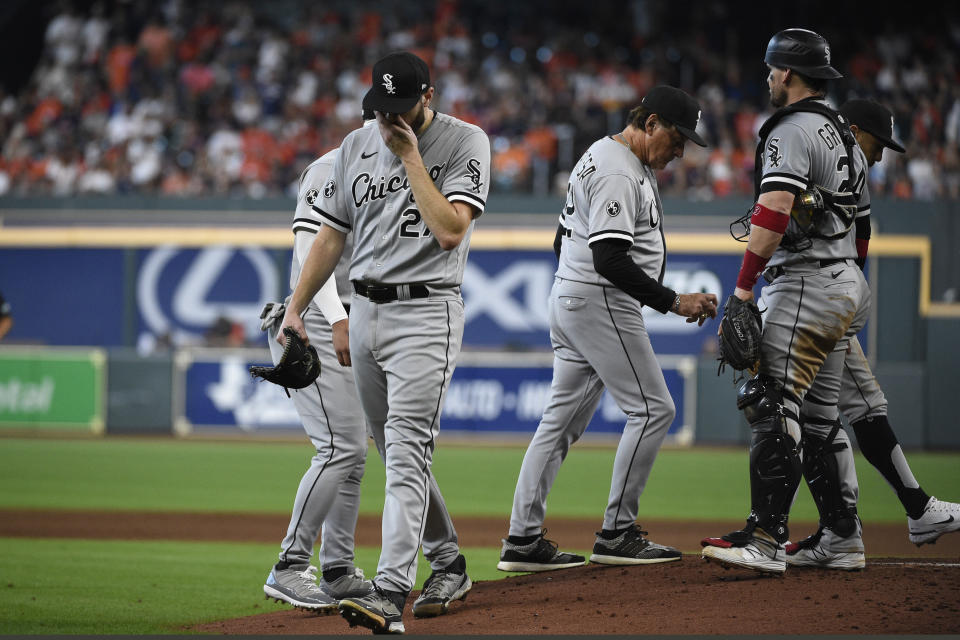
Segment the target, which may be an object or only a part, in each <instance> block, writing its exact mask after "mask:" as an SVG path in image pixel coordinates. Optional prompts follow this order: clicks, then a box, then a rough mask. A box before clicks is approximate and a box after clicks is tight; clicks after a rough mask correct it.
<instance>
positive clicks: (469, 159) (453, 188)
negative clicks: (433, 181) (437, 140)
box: [439, 132, 490, 215]
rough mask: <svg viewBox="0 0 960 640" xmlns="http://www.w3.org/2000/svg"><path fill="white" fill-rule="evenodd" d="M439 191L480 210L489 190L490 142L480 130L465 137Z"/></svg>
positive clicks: (451, 200) (451, 159)
mask: <svg viewBox="0 0 960 640" xmlns="http://www.w3.org/2000/svg"><path fill="white" fill-rule="evenodd" d="M439 187H440V192H441V193H442V194H443V195H444V196H445V197H446V198H447V200H449V201H450V202H466V203H467V204H469V205H472V206H474V207H476V209H477V215H480V214H481V213H483V209H484V207H486V204H487V194H488V193H489V191H490V144H489V143H488V142H487V137H486V136H485V135H483V134H482V133H480V132H478V133H474V134H472V135H470V136H468V137H467V138H465V139H464V140H463V142H462V144H461V145H460V146H459V147H458V148H457V149H456V150H455V151H454V153H453V156H452V157H451V158H450V164H449V165H448V166H447V172H446V175H445V176H444V178H443V183H442V184H441V185H439Z"/></svg>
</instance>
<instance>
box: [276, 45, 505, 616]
mask: <svg viewBox="0 0 960 640" xmlns="http://www.w3.org/2000/svg"><path fill="white" fill-rule="evenodd" d="M433 94H434V89H433V87H432V86H430V75H429V70H428V68H427V65H426V63H424V62H423V60H421V59H420V58H418V57H417V56H414V55H412V54H409V53H396V54H391V55H388V56H386V57H385V58H383V59H381V60H379V61H378V62H377V63H376V64H375V65H374V67H373V87H372V88H371V89H370V91H369V92H368V93H367V95H366V96H365V98H364V104H363V107H364V109H365V110H371V111H373V112H374V113H375V115H376V118H377V126H376V127H371V128H363V129H358V130H357V131H354V132H352V133H350V134H349V135H348V136H347V137H346V138H345V139H344V141H343V144H342V145H341V151H340V155H339V156H338V157H337V160H336V162H335V164H334V169H333V174H332V176H331V178H330V180H328V181H327V183H326V184H325V185H324V187H323V189H322V190H321V194H320V199H319V200H318V201H317V203H315V205H314V207H313V212H314V214H315V216H316V218H317V219H318V220H320V221H322V227H321V228H320V231H319V232H318V234H317V239H316V241H315V242H314V244H313V247H312V248H311V251H310V255H309V256H308V258H307V260H306V262H305V264H304V267H303V271H302V273H301V277H300V281H299V283H298V284H297V288H296V290H295V291H294V294H293V297H292V299H291V301H290V303H289V305H288V306H287V310H286V313H285V316H284V319H283V326H285V327H286V326H289V327H293V328H294V329H295V330H296V331H297V332H298V333H302V331H303V323H302V321H301V319H300V314H301V313H302V311H303V310H304V309H305V308H306V307H307V303H308V302H309V300H310V299H311V297H312V296H313V295H314V292H315V291H317V290H318V289H319V288H320V286H321V285H322V284H323V282H324V281H325V280H326V279H327V277H329V275H330V273H331V272H332V271H333V268H334V265H335V264H336V262H337V260H338V259H339V257H340V255H341V254H342V252H343V246H344V241H345V237H346V234H348V233H350V232H352V233H353V235H354V248H353V255H352V259H351V266H350V279H351V280H352V284H353V291H354V295H353V298H352V300H351V307H350V326H351V328H352V334H351V335H350V358H351V361H352V364H353V369H354V377H355V379H356V383H357V391H358V394H359V398H360V403H361V405H362V407H363V411H364V413H365V415H366V417H367V421H368V422H369V424H370V427H371V429H372V431H373V434H374V438H375V439H376V440H378V441H379V442H383V443H384V451H385V455H386V466H387V470H386V475H387V483H386V497H385V501H384V511H383V548H382V551H381V554H380V562H379V565H378V567H377V576H376V577H375V578H374V580H373V586H374V590H373V591H372V592H371V593H370V594H368V595H366V596H362V597H353V598H346V599H344V600H341V602H340V605H339V606H340V612H341V614H342V615H343V616H344V617H345V618H346V619H347V620H348V621H349V622H350V624H351V625H354V624H360V625H363V626H366V627H369V628H371V629H373V630H374V632H387V633H402V632H403V631H404V627H403V622H402V619H401V616H402V613H403V609H404V603H405V600H406V597H407V594H408V593H409V592H410V591H411V590H412V588H413V586H414V582H415V579H416V571H417V555H418V553H419V548H420V545H421V542H422V543H423V547H424V555H425V556H426V557H427V559H428V561H429V562H430V566H431V568H432V569H433V571H432V573H431V575H430V577H429V578H428V579H427V581H426V582H425V583H424V586H423V590H422V592H421V595H420V596H419V597H418V598H417V601H416V602H415V603H414V606H413V613H414V615H415V616H418V617H422V616H433V615H440V614H442V613H445V612H446V611H447V608H448V607H449V605H450V603H451V602H452V601H455V600H459V599H462V598H464V597H466V595H467V593H468V592H469V590H470V588H471V584H472V583H471V581H470V578H469V577H468V576H467V573H466V560H465V559H464V557H463V555H461V554H460V549H459V546H458V544H457V537H456V531H455V529H454V527H453V523H452V522H451V520H450V516H449V514H448V513H447V509H446V506H445V505H444V503H443V499H442V497H441V495H440V493H439V491H438V490H437V491H435V492H431V487H432V486H435V480H434V479H433V475H432V473H431V469H430V467H431V463H432V459H433V451H434V447H435V445H436V437H437V432H438V428H439V417H440V412H441V409H442V407H443V398H444V394H445V393H446V390H447V388H448V386H449V384H450V378H451V376H452V374H453V370H454V367H455V365H456V360H457V357H458V355H459V352H460V343H461V339H462V336H463V323H464V316H463V301H462V298H461V296H460V283H461V281H462V279H463V270H464V266H465V263H466V259H467V251H468V248H469V242H470V235H471V233H472V230H473V225H474V220H475V218H476V217H477V216H479V215H480V214H481V213H482V212H483V208H484V206H485V201H486V196H487V191H488V189H489V181H490V144H489V141H488V140H487V136H486V134H485V133H484V132H483V131H482V130H480V129H479V128H478V127H475V126H473V125H470V124H467V123H465V122H462V121H460V120H458V119H456V118H453V117H451V116H448V115H445V114H441V113H437V112H436V111H434V110H433V109H432V108H430V103H431V100H432V98H433Z"/></svg>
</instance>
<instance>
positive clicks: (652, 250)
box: [510, 137, 676, 536]
mask: <svg viewBox="0 0 960 640" xmlns="http://www.w3.org/2000/svg"><path fill="white" fill-rule="evenodd" d="M567 194H568V195H567V203H566V206H565V208H564V211H563V215H562V217H561V221H562V222H563V225H564V227H566V228H567V229H568V230H569V233H568V234H566V235H565V237H564V238H563V246H562V248H561V252H560V265H559V268H558V269H557V276H556V280H555V282H554V285H553V289H552V290H551V293H550V341H551V343H552V345H553V353H554V359H553V382H552V383H551V386H550V400H549V401H548V403H547V408H546V410H545V411H544V414H543V419H542V420H541V422H540V424H539V425H538V426H537V431H536V433H535V434H534V436H533V439H532V440H531V442H530V445H529V447H528V448H527V452H526V454H525V455H524V458H523V464H522V466H521V467H520V476H519V479H518V480H517V488H516V491H515V493H514V497H513V510H512V513H511V516H510V535H513V536H531V535H536V534H538V533H539V532H540V528H541V526H542V525H543V520H544V517H545V515H546V501H547V494H549V492H550V488H551V487H552V485H553V481H554V479H555V478H556V476H557V472H558V471H559V470H560V465H561V463H562V462H563V460H564V458H565V457H566V454H567V451H568V450H569V448H570V446H571V445H572V444H573V443H574V442H576V441H577V440H578V439H579V438H580V436H581V435H582V434H583V432H584V430H585V429H586V428H587V424H588V423H589V422H590V419H591V418H592V417H593V413H594V411H595V410H596V408H597V404H598V402H599V401H600V397H601V394H602V393H603V390H604V388H606V389H608V390H609V391H610V394H611V395H612V396H613V398H614V400H615V401H616V402H617V405H618V406H619V407H620V409H622V410H623V412H624V413H626V414H627V422H626V424H625V425H624V429H623V434H622V435H621V437H620V443H619V445H618V446H617V452H616V455H615V457H614V462H613V477H612V479H611V482H610V494H609V497H608V501H607V506H606V510H605V512H604V515H603V528H604V529H608V530H614V529H625V528H626V527H628V526H630V525H632V524H633V523H634V521H635V520H636V519H637V514H638V511H639V499H640V495H641V494H642V493H643V489H644V487H645V485H646V482H647V478H648V477H649V475H650V470H651V468H652V466H653V461H654V458H655V457H656V455H657V452H658V451H659V449H660V445H661V444H662V442H663V439H664V437H665V436H666V434H667V431H668V430H669V428H670V424H671V423H672V422H673V418H674V415H675V413H676V408H675V407H674V403H673V399H672V398H671V396H670V393H669V391H668V389H667V385H666V382H665V381H664V378H663V371H662V370H661V368H660V364H659V363H658V362H657V359H656V355H655V354H654V352H653V348H652V346H651V345H650V338H649V336H648V334H647V330H646V327H645V326H644V322H643V315H642V313H641V304H640V302H639V301H638V300H636V299H634V298H633V297H631V296H630V295H628V294H627V293H625V292H624V291H621V290H620V289H618V288H616V287H614V286H613V285H612V284H611V283H610V282H609V281H608V280H606V279H605V278H603V277H602V276H601V275H599V274H598V273H597V272H596V270H595V269H594V268H593V256H592V253H591V250H590V244H591V243H592V242H597V241H599V240H601V239H605V238H615V239H624V240H629V241H631V242H632V243H633V246H632V248H631V249H630V256H631V258H632V259H633V260H634V261H635V262H636V263H637V264H638V265H640V266H641V268H643V270H644V271H645V272H646V274H647V275H649V276H650V277H652V278H657V279H659V278H662V274H663V269H664V260H665V248H664V240H663V234H662V231H661V227H662V215H663V214H662V209H661V206H660V198H659V195H658V192H657V185H656V179H655V177H654V174H653V171H652V170H651V169H650V168H649V167H647V166H646V165H644V164H643V163H641V162H640V161H639V160H638V159H637V157H636V156H635V155H633V154H632V153H631V152H630V150H629V149H627V147H626V146H624V145H622V144H620V143H618V142H616V141H615V140H614V139H613V138H609V137H607V138H603V139H601V140H598V141H597V142H595V143H594V144H593V145H591V146H590V148H589V149H588V150H587V152H586V153H585V154H584V155H583V157H581V158H580V160H579V162H578V163H577V165H576V167H575V168H574V171H573V173H572V174H571V176H570V183H569V185H568V187H567Z"/></svg>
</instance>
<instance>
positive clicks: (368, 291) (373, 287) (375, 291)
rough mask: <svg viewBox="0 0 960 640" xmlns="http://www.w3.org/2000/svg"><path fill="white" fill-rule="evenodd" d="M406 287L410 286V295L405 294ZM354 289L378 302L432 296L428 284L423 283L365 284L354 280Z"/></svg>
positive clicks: (359, 294)
mask: <svg viewBox="0 0 960 640" xmlns="http://www.w3.org/2000/svg"><path fill="white" fill-rule="evenodd" d="M404 288H408V289H409V290H410V294H409V295H408V296H404V295H403V289H404ZM353 290H354V291H356V292H357V295H358V296H363V297H364V298H369V299H370V302H376V303H377V304H383V303H385V302H396V301H397V300H401V299H403V300H408V299H413V298H428V297H430V290H429V289H427V286H426V285H423V284H406V285H404V284H401V285H390V284H364V283H362V282H357V281H356V280H354V281H353Z"/></svg>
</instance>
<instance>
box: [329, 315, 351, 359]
mask: <svg viewBox="0 0 960 640" xmlns="http://www.w3.org/2000/svg"><path fill="white" fill-rule="evenodd" d="M332 328H333V350H334V351H336V352H337V362H339V363H340V366H343V367H349V366H350V364H351V363H350V320H349V319H348V318H344V319H343V320H340V321H338V322H334V323H333V327H332Z"/></svg>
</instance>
